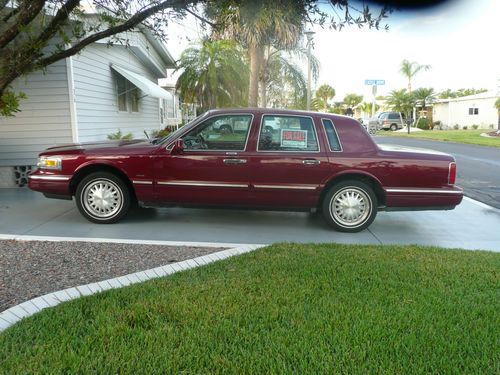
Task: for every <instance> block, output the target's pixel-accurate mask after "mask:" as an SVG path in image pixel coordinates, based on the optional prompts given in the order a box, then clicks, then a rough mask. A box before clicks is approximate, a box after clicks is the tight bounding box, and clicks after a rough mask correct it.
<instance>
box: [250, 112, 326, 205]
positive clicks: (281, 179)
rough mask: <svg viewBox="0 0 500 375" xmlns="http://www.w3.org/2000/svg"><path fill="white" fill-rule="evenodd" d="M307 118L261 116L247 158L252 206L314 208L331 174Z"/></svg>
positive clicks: (313, 122) (316, 134) (315, 129)
mask: <svg viewBox="0 0 500 375" xmlns="http://www.w3.org/2000/svg"><path fill="white" fill-rule="evenodd" d="M320 143H321V142H320V140H319V139H318V131H317V127H316V124H315V121H314V119H313V118H312V117H310V116H298V115H284V114H265V115H262V118H261V121H260V126H259V132H258V139H257V145H256V149H255V151H254V152H253V153H252V156H251V178H252V179H251V185H252V189H253V191H254V196H253V198H254V200H255V204H257V205H260V206H270V207H293V208H306V207H313V206H315V205H316V202H317V199H318V196H319V194H320V191H321V188H322V185H323V184H324V182H325V180H326V179H327V178H328V177H329V175H330V174H331V170H330V168H329V165H328V158H327V154H326V152H325V150H323V149H322V148H321V146H320Z"/></svg>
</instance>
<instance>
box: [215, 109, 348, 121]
mask: <svg viewBox="0 0 500 375" xmlns="http://www.w3.org/2000/svg"><path fill="white" fill-rule="evenodd" d="M225 113H251V114H264V115H267V114H273V115H275V114H279V115H301V116H314V117H330V118H345V119H351V120H353V118H352V117H350V116H343V115H339V114H336V113H325V112H316V111H305V110H297V109H280V108H255V107H249V108H220V109H211V110H209V111H207V114H208V115H210V116H213V115H217V114H225Z"/></svg>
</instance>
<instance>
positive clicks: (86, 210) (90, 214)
mask: <svg viewBox="0 0 500 375" xmlns="http://www.w3.org/2000/svg"><path fill="white" fill-rule="evenodd" d="M75 200H76V206H77V207H78V210H79V211H80V213H81V214H82V215H83V216H84V217H85V218H86V219H87V220H89V221H91V222H93V223H99V224H111V223H115V222H117V221H118V220H120V219H121V218H122V217H123V216H125V214H126V213H127V212H128V210H129V208H130V203H131V202H130V201H131V199H130V191H129V189H128V187H127V185H125V183H124V182H123V180H122V179H121V178H119V177H117V176H116V175H114V174H112V173H107V172H96V173H92V174H89V175H88V176H87V177H85V178H84V179H83V180H82V181H81V182H80V183H79V184H78V187H77V189H76V194H75Z"/></svg>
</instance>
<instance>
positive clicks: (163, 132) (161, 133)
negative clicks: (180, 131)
mask: <svg viewBox="0 0 500 375" xmlns="http://www.w3.org/2000/svg"><path fill="white" fill-rule="evenodd" d="M170 133H171V132H170V130H168V129H167V128H165V129H161V130H153V131H152V132H151V138H163V137H166V136H167V135H169V134H170Z"/></svg>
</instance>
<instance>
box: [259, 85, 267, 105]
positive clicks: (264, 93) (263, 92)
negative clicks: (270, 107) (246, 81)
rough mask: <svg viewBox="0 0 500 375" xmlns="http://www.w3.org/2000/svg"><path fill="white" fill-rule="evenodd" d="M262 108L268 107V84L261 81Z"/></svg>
mask: <svg viewBox="0 0 500 375" xmlns="http://www.w3.org/2000/svg"><path fill="white" fill-rule="evenodd" d="M259 85H260V106H261V107H262V108H266V107H267V85H266V82H264V81H260V82H259Z"/></svg>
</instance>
